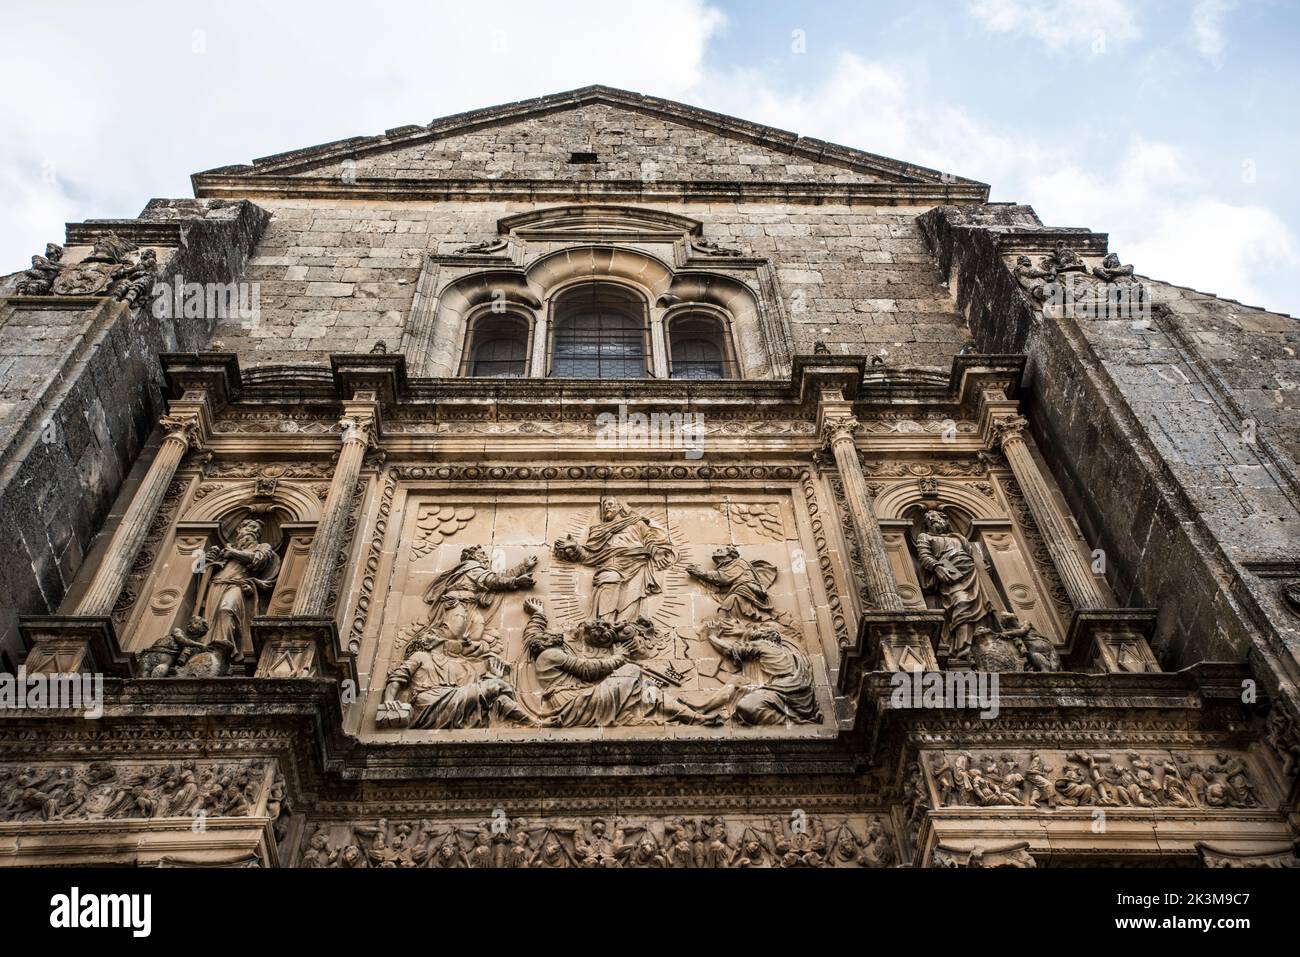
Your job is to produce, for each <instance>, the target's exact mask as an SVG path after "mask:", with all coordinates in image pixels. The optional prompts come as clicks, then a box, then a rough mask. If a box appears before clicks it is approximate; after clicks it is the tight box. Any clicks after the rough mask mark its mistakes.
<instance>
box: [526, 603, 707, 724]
mask: <svg viewBox="0 0 1300 957" xmlns="http://www.w3.org/2000/svg"><path fill="white" fill-rule="evenodd" d="M524 610H525V611H526V612H527V613H528V616H529V618H528V624H527V625H526V626H525V627H524V645H525V648H526V649H527V655H528V657H529V659H531V661H532V667H533V671H534V674H535V675H536V678H537V682H538V684H539V685H540V686H541V692H542V693H541V700H542V703H543V705H544V706H545V708H546V709H547V715H546V718H545V719H544V724H546V725H547V726H550V727H560V728H576V727H584V728H592V727H609V726H611V725H620V724H641V723H644V722H647V721H657V720H662V721H667V722H670V723H674V724H697V725H716V724H721V723H722V721H723V718H722V716H721V715H720V714H718V713H716V710H711V711H709V710H703V709H701V710H697V709H695V708H692V707H691V706H689V705H687V704H686V703H685V702H683V701H680V700H679V699H678V698H677V697H676V696H675V695H673V694H672V693H671V692H667V691H662V690H660V688H659V687H658V685H657V684H655V683H653V682H651V681H650V680H649V679H648V678H647V677H646V675H645V673H644V672H643V671H642V668H641V666H640V665H638V664H637V663H636V662H634V661H632V660H631V659H632V658H633V656H634V655H635V654H636V653H637V650H638V647H637V644H638V639H637V634H636V632H637V624H638V623H629V624H626V625H623V626H621V627H617V628H615V629H614V634H612V635H610V636H606V634H605V633H606V632H607V631H609V629H608V627H607V626H605V627H602V626H603V625H605V623H602V622H594V621H588V622H584V623H583V624H582V625H580V626H579V627H578V629H577V633H578V634H577V636H576V637H577V638H579V639H582V641H583V644H585V645H587V646H588V647H587V649H585V650H582V649H578V648H575V647H573V645H571V644H570V643H569V640H568V639H567V638H566V636H565V635H564V634H563V633H562V632H553V631H549V630H548V626H549V622H548V621H547V618H546V615H545V612H544V611H543V607H542V603H541V602H540V601H538V600H537V599H535V598H530V599H528V600H527V601H526V602H524ZM644 624H646V625H648V623H644ZM586 636H590V639H588V638H587V637H586ZM606 637H610V638H612V641H613V644H612V646H611V647H610V648H609V649H608V651H604V650H603V649H601V648H599V646H598V644H597V643H598V642H602V641H604V640H605V638H606ZM593 644H597V647H595V648H593V647H592V645H593ZM719 703H721V702H719Z"/></svg>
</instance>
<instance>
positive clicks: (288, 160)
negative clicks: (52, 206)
mask: <svg viewBox="0 0 1300 957" xmlns="http://www.w3.org/2000/svg"><path fill="white" fill-rule="evenodd" d="M194 181H195V188H196V192H197V193H198V195H200V196H204V195H219V194H221V193H222V188H223V187H225V188H227V189H228V188H230V187H232V186H235V185H236V184H237V183H238V182H239V181H243V182H245V183H246V184H247V185H248V186H249V187H251V188H254V189H267V188H270V187H271V183H272V181H274V183H275V184H277V186H278V187H279V188H281V189H283V190H286V191H289V192H295V191H302V190H306V189H307V187H308V184H311V186H312V187H313V189H312V191H314V192H316V193H320V192H322V191H323V190H327V189H331V188H332V189H335V190H337V191H339V192H347V191H349V190H352V191H355V192H367V191H371V192H372V191H374V190H375V189H387V190H390V191H395V192H409V191H412V190H414V191H420V189H421V184H433V183H442V182H448V183H450V182H462V183H471V184H472V183H479V184H483V186H484V188H487V189H491V188H493V187H492V185H491V184H498V186H504V185H505V184H520V183H528V182H544V183H565V182H568V183H574V184H578V183H590V184H594V185H595V186H596V187H598V188H604V189H605V190H607V191H608V190H609V189H610V188H611V187H612V188H615V189H617V188H619V187H620V184H621V185H622V186H624V187H626V186H631V185H633V184H636V185H640V186H643V187H644V188H646V189H647V190H650V191H655V190H657V189H663V188H664V186H665V184H676V183H683V184H706V183H712V184H716V183H732V184H738V186H739V187H740V188H742V189H743V188H746V187H755V188H760V189H762V188H767V189H772V188H796V189H804V190H811V191H816V190H817V189H819V188H828V187H829V188H841V189H844V188H853V187H859V188H877V189H883V190H890V189H901V190H907V189H914V190H917V191H918V193H919V194H923V195H930V194H932V193H934V192H935V191H936V190H937V191H939V192H947V193H951V194H952V195H953V197H954V198H963V197H965V195H966V194H967V193H971V194H974V195H975V196H976V198H978V194H980V193H981V192H984V193H986V191H987V188H986V187H984V186H983V184H980V183H976V182H974V181H972V180H966V179H963V178H961V177H956V176H950V175H947V174H942V173H939V172H937V171H935V170H930V169H925V168H923V167H919V166H913V165H911V164H908V163H903V162H899V161H897V160H892V159H888V158H886V157H883V156H877V155H875V154H872V153H867V152H864V151H861V150H854V149H849V148H846V147H842V146H836V145H834V144H832V143H826V142H823V141H821V140H814V139H809V138H807V137H801V136H798V135H796V134H794V133H789V132H786V131H784V130H778V129H775V128H773V127H769V126H762V125H760V124H756V123H749V122H746V121H744V120H739V119H735V118H733V117H729V116H724V115H722V114H719V113H712V112H709V111H707V110H700V109H696V108H694V107H691V106H687V105H685V104H682V103H676V102H674V101H671V100H662V99H657V98H654V97H646V96H641V95H639V94H636V93H628V92H626V91H622V90H615V89H611V88H609V87H599V86H596V87H586V88H584V89H581V90H575V91H571V92H568V93H559V94H555V95H553V96H546V97H541V98H539V99H535V100H525V101H522V102H519V103H512V104H507V105H504V106H497V107H492V108H489V109H483V110H476V111H473V112H470V113H462V114H458V115H456V116H450V117H446V118H444V119H440V120H435V121H434V122H432V123H430V124H429V125H428V126H406V127H399V128H397V129H393V130H389V131H388V132H387V133H385V134H383V135H382V136H373V137H354V138H351V139H347V140H340V141H337V142H334V143H325V144H322V145H320V146H316V147H311V148H308V149H301V150H294V151H292V152H288V153H280V154H277V155H274V156H268V157H264V158H262V159H259V160H255V161H254V162H253V163H252V165H250V166H230V167H223V168H221V169H216V170H210V171H208V172H206V173H200V174H197V175H196V176H195V177H194Z"/></svg>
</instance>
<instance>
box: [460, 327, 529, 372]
mask: <svg viewBox="0 0 1300 957" xmlns="http://www.w3.org/2000/svg"><path fill="white" fill-rule="evenodd" d="M527 361H528V323H526V322H525V321H524V320H522V319H520V318H518V317H516V316H484V317H482V318H481V319H479V320H478V321H477V322H475V323H474V325H473V326H472V328H471V330H470V338H469V343H468V346H467V348H466V350H465V361H464V363H463V366H464V368H463V374H464V375H467V376H469V377H471V378H474V379H484V378H499V379H517V378H519V377H521V376H523V375H525V374H527V369H528V366H527Z"/></svg>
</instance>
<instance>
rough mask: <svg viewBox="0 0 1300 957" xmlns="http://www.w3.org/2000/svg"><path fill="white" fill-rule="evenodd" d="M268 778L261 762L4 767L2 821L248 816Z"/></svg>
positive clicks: (0, 774)
mask: <svg viewBox="0 0 1300 957" xmlns="http://www.w3.org/2000/svg"><path fill="white" fill-rule="evenodd" d="M267 777H268V775H267V766H266V764H265V763H264V762H261V761H256V760H253V761H231V762H214V763H207V762H195V761H182V762H174V763H170V764H148V765H135V764H118V763H111V762H109V761H93V762H74V763H59V764H57V765H42V764H33V765H28V766H17V767H15V766H0V795H4V796H5V798H6V800H5V801H4V803H3V804H0V822H13V821H86V820H120V819H162V818H178V817H195V816H198V815H203V816H205V817H247V816H248V815H250V814H252V813H254V812H255V811H256V810H258V808H259V805H260V804H261V801H262V797H263V795H264V793H265V792H266V789H267V787H268V781H267Z"/></svg>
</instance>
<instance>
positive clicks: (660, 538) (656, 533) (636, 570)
mask: <svg viewBox="0 0 1300 957" xmlns="http://www.w3.org/2000/svg"><path fill="white" fill-rule="evenodd" d="M600 517H601V521H600V522H598V523H596V524H595V525H592V526H591V527H590V528H588V529H587V534H586V538H585V539H584V540H583V541H582V542H578V541H577V540H576V539H574V538H573V536H572V535H569V536H566V537H564V538H562V539H560V540H559V541H557V542H556V543H555V555H556V557H558V558H560V559H562V560H564V561H567V562H574V563H577V564H581V565H590V566H591V567H593V568H594V569H595V570H596V574H595V577H594V578H593V580H592V598H591V617H592V618H595V619H598V620H600V621H629V620H631V619H635V618H638V617H640V616H641V615H642V614H643V607H642V606H643V604H644V603H645V600H646V599H647V598H648V597H650V596H652V595H658V594H660V593H661V592H662V591H663V586H662V585H661V584H660V582H659V579H658V576H657V573H658V572H660V571H662V570H664V569H665V568H667V567H668V566H670V565H671V564H672V563H673V562H675V561H677V551H676V549H674V548H673V545H672V542H671V541H670V540H669V537H668V530H667V529H665V528H663V527H662V526H660V525H658V524H656V523H655V522H653V521H651V520H650V519H648V518H646V517H645V516H644V515H641V514H640V513H638V512H636V511H634V510H633V509H632V508H631V507H630V506H629V505H627V504H625V503H623V502H620V501H619V500H618V499H616V498H614V497H613V496H606V497H605V498H602V499H601V500H600Z"/></svg>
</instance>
